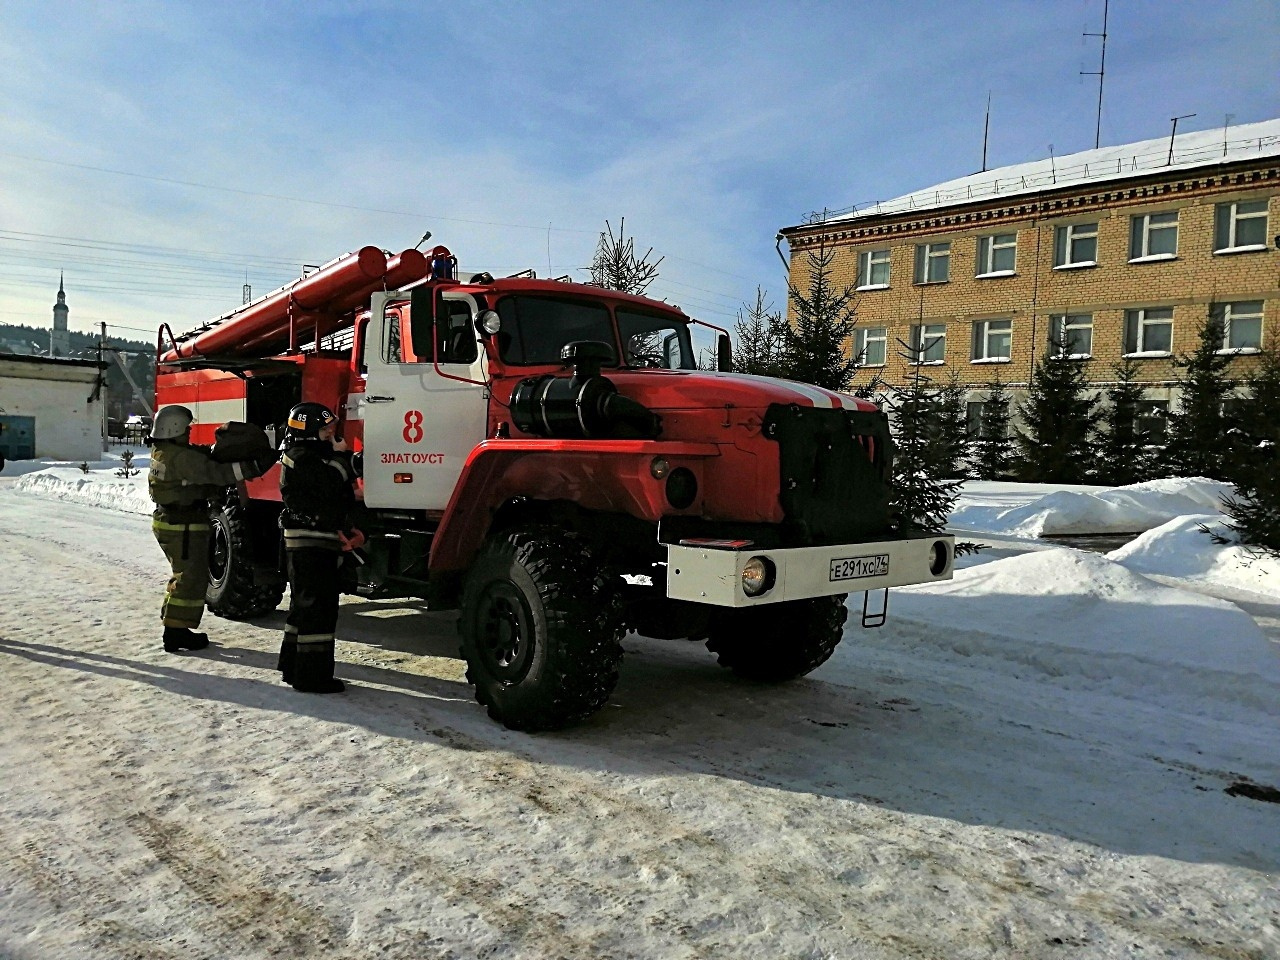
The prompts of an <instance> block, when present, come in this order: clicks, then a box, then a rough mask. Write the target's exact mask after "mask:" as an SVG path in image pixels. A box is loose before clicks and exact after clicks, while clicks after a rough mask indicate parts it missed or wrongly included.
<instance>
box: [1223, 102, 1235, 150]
mask: <svg viewBox="0 0 1280 960" xmlns="http://www.w3.org/2000/svg"><path fill="white" fill-rule="evenodd" d="M1235 118H1236V115H1235V114H1234V113H1228V114H1227V115H1226V116H1225V117H1224V118H1223V120H1222V155H1223V156H1224V157H1225V156H1226V155H1227V127H1229V126H1231V121H1232V120H1234V119H1235Z"/></svg>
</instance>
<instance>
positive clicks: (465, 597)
mask: <svg viewBox="0 0 1280 960" xmlns="http://www.w3.org/2000/svg"><path fill="white" fill-rule="evenodd" d="M459 629H460V631H461V633H462V657H463V659H465V660H466V661H467V679H468V680H469V681H470V682H471V683H472V684H473V685H474V686H475V690H476V699H477V700H478V701H479V702H480V703H482V704H484V705H485V706H486V707H488V708H489V716H490V717H492V718H493V719H495V720H497V721H499V722H501V723H503V724H505V725H506V726H507V727H509V728H511V729H513V730H528V731H534V730H550V729H554V728H557V727H562V726H565V725H566V724H569V723H572V722H574V721H576V720H581V719H583V718H584V717H587V716H589V715H590V714H592V713H594V712H595V711H597V710H599V709H600V708H601V707H602V706H604V705H605V703H606V702H607V701H608V699H609V694H611V693H612V692H613V688H614V686H615V685H616V684H617V682H618V665H619V663H620V662H621V660H622V643H621V639H622V622H621V616H620V603H619V600H618V596H617V591H616V589H614V587H613V586H612V585H611V584H610V583H609V581H607V580H606V578H605V577H604V576H603V575H602V574H601V573H600V571H599V569H598V568H597V565H596V564H595V562H594V561H593V559H592V556H591V553H590V550H589V549H588V547H587V545H586V543H584V542H583V541H582V540H581V539H580V538H578V537H576V536H574V535H572V534H569V533H565V532H564V531H561V530H558V529H555V528H551V527H535V528H530V529H525V530H517V531H508V532H505V533H501V534H496V535H494V536H492V537H490V538H489V539H488V540H487V541H486V542H485V544H484V546H483V547H481V549H480V552H479V553H478V554H477V555H476V559H475V561H474V563H473V564H472V567H471V570H470V571H469V572H468V574H467V577H466V582H465V585H464V587H463V594H462V619H461V622H460V624H459Z"/></svg>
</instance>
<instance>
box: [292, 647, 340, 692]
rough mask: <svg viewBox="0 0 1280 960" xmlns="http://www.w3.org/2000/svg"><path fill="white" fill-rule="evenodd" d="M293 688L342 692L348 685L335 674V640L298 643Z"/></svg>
mask: <svg viewBox="0 0 1280 960" xmlns="http://www.w3.org/2000/svg"><path fill="white" fill-rule="evenodd" d="M292 686H293V689H295V690H298V691H300V692H301V693H341V692H342V691H343V690H345V689H346V688H347V685H346V684H345V683H343V682H342V681H341V680H339V679H338V678H337V677H335V676H334V675H333V641H332V640H330V641H329V642H328V643H307V644H298V651H297V653H296V654H295V659H294V668H293V680H292Z"/></svg>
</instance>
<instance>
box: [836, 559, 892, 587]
mask: <svg viewBox="0 0 1280 960" xmlns="http://www.w3.org/2000/svg"><path fill="white" fill-rule="evenodd" d="M888 572H889V555H888V554H887V553H877V554H873V555H871V556H869V557H843V558H841V559H839V560H832V561H831V576H830V577H829V579H830V580H831V581H832V582H835V581H836V580H860V579H862V578H863V577H883V576H884V575H885V574H887V573H888Z"/></svg>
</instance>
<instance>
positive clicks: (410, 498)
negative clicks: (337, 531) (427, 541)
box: [359, 291, 488, 510]
mask: <svg viewBox="0 0 1280 960" xmlns="http://www.w3.org/2000/svg"><path fill="white" fill-rule="evenodd" d="M424 292H425V291H424ZM401 296H402V295H401ZM389 299H390V297H389V296H388V295H377V296H375V297H374V298H373V302H372V304H371V306H372V308H373V309H372V311H371V315H370V320H369V327H368V330H367V331H366V341H365V343H366V347H365V361H366V363H367V365H368V379H367V380H366V382H365V393H364V396H363V397H362V398H360V400H359V406H360V413H361V414H362V415H363V419H364V500H365V504H366V505H368V506H370V507H399V508H403V509H413V510H443V509H444V508H445V507H446V506H447V505H448V503H449V498H450V497H451V496H452V495H453V488H454V487H455V486H456V485H457V482H458V477H459V475H461V473H462V466H463V464H464V463H465V462H466V459H467V456H468V455H469V454H470V453H471V451H472V449H473V448H474V447H475V445H476V444H477V443H479V442H480V441H482V440H483V439H484V438H485V430H486V426H487V423H488V411H487V404H488V390H487V389H486V388H485V386H484V380H485V373H486V359H485V353H484V350H483V349H482V348H481V345H480V342H479V336H478V335H477V332H476V325H475V320H476V315H477V308H478V304H477V303H476V301H475V300H474V299H473V298H472V297H471V296H469V295H468V294H465V293H451V292H449V291H442V292H439V294H438V296H437V298H436V301H435V303H436V308H435V314H436V316H435V317H434V322H433V317H432V316H431V315H430V314H429V313H428V312H427V311H426V310H424V309H421V307H420V315H417V316H410V315H409V308H408V307H406V306H404V305H403V302H401V304H400V305H398V306H391V307H388V306H387V303H388V301H389ZM415 299H417V298H415ZM419 302H420V303H422V304H423V306H425V304H426V298H425V297H424V298H422V299H421V300H420V301H419ZM406 321H407V322H406Z"/></svg>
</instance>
